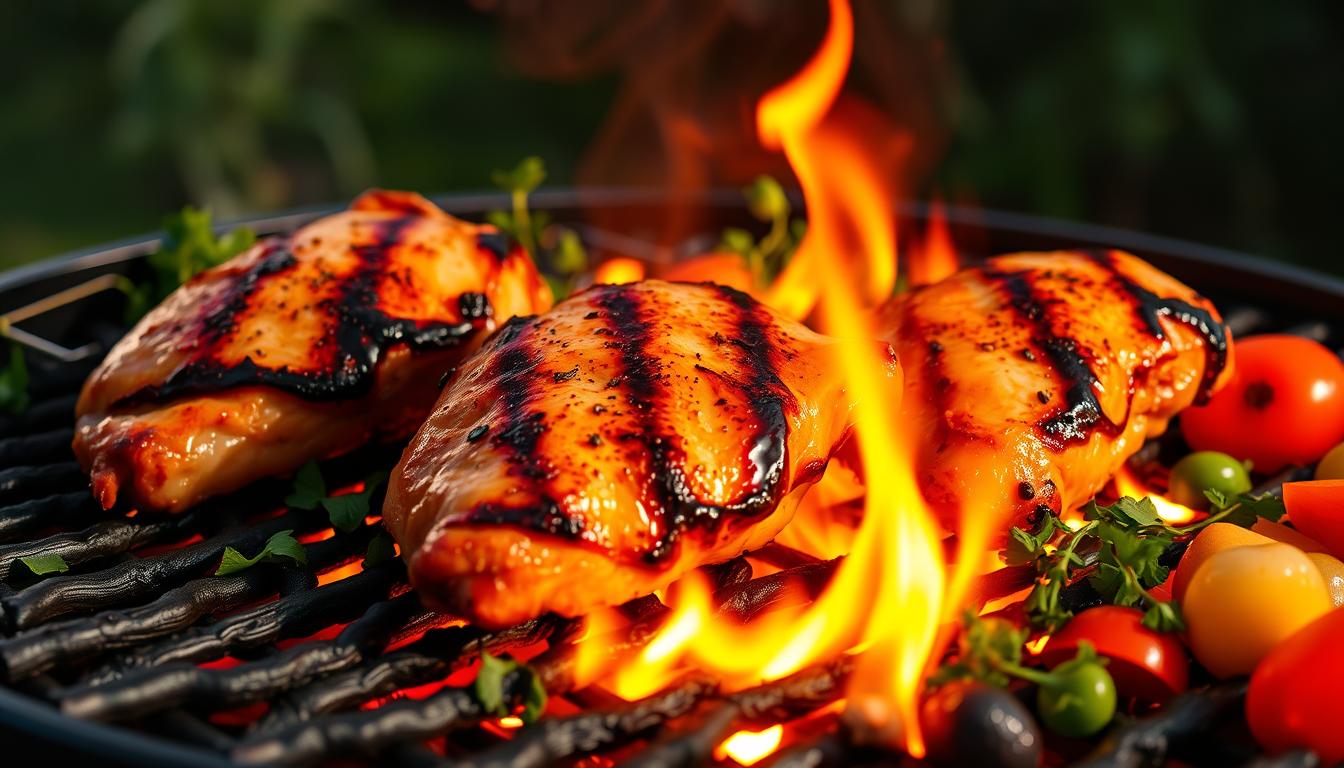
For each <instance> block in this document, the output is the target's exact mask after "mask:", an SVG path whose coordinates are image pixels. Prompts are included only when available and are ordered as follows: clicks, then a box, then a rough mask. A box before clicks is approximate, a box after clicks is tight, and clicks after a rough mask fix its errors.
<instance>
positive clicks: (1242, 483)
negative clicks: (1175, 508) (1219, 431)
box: [1167, 451, 1251, 509]
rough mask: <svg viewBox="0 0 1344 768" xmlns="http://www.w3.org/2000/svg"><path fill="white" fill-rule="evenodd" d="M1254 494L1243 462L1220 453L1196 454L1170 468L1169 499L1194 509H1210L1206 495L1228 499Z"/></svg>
mask: <svg viewBox="0 0 1344 768" xmlns="http://www.w3.org/2000/svg"><path fill="white" fill-rule="evenodd" d="M1249 490H1251V476H1250V475H1249V474H1247V472H1246V467H1245V466H1243V465H1242V463H1241V462H1240V461H1237V460H1236V459H1234V458H1232V457H1231V456H1228V455H1227V454H1226V453H1219V452H1218V451H1196V452H1194V453H1192V454H1190V455H1189V456H1186V457H1185V458H1183V459H1181V460H1180V461H1178V462H1176V465H1175V466H1173V467H1172V468H1171V481H1170V483H1169V486H1168V488H1167V495H1168V496H1170V497H1171V500H1172V501H1174V502H1176V503H1177V504H1184V505H1185V506H1187V507H1190V508H1191V509H1208V508H1209V499H1208V497H1207V496H1205V495H1204V492H1205V491H1219V492H1221V493H1222V494H1223V495H1224V496H1226V497H1228V498H1229V499H1231V498H1235V497H1236V496H1238V495H1240V494H1243V493H1245V492H1247V491H1249Z"/></svg>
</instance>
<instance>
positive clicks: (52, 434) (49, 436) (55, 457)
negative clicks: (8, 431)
mask: <svg viewBox="0 0 1344 768" xmlns="http://www.w3.org/2000/svg"><path fill="white" fill-rule="evenodd" d="M74 437H75V433H74V430H72V429H70V428H69V427H60V428H58V429H53V430H50V431H47V432H38V433H36V434H31V435H19V436H17V437H6V438H4V439H0V467H12V466H18V465H20V464H33V463H35V462H44V463H49V462H54V461H64V460H68V459H69V458H70V442H71V441H72V440H74Z"/></svg>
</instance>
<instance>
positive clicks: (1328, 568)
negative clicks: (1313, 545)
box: [1307, 552, 1344, 608]
mask: <svg viewBox="0 0 1344 768" xmlns="http://www.w3.org/2000/svg"><path fill="white" fill-rule="evenodd" d="M1307 559H1308V560H1310V561H1311V563H1312V565H1315V566H1316V570H1318V571H1320V572H1321V578H1323V579H1325V588H1326V589H1328V590H1330V602H1332V603H1334V604H1335V607H1336V608H1338V607H1340V606H1341V605H1344V563H1342V562H1340V561H1339V560H1338V559H1337V558H1334V557H1331V556H1330V555H1327V554H1323V553H1321V552H1308V553H1307Z"/></svg>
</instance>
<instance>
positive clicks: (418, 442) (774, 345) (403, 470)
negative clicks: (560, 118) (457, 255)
mask: <svg viewBox="0 0 1344 768" xmlns="http://www.w3.org/2000/svg"><path fill="white" fill-rule="evenodd" d="M831 343H832V342H830V341H828V340H826V339H825V338H823V337H821V336H819V335H817V334H815V333H813V332H812V331H810V330H808V329H807V328H805V327H804V326H802V325H800V324H798V323H795V322H793V321H791V320H788V319H786V318H784V317H782V316H780V315H778V314H776V313H774V312H773V311H772V310H770V309H767V308H766V307H765V306H763V305H761V304H758V303H757V302H756V301H754V300H753V299H751V298H750V297H748V296H746V295H745V294H742V293H739V292H737V291H735V290H733V289H731V288H726V287H722V286H716V285H710V284H699V285H692V284H685V283H666V282H661V281H646V282H642V283H635V284H630V285H600V286H595V287H593V288H590V289H588V290H586V291H584V292H582V293H580V294H578V295H576V296H573V297H571V298H570V299H568V300H566V301H564V302H562V303H560V304H559V305H557V306H556V307H555V309H553V310H552V311H551V312H550V313H548V314H545V315H542V316H540V317H534V318H515V319H514V320H513V321H511V322H510V323H509V324H508V325H506V326H505V327H504V328H502V329H501V330H500V331H499V332H498V333H497V334H496V335H495V337H494V338H493V339H491V340H490V341H489V342H487V343H486V345H485V346H484V347H483V349H482V350H481V352H480V353H478V354H477V355H476V356H475V357H473V358H472V359H471V360H470V361H468V362H467V363H465V364H464V365H463V366H462V367H461V368H460V370H459V371H458V373H457V375H456V378H455V379H454V380H453V381H452V382H451V383H450V384H449V385H448V387H447V388H446V389H445V390H444V392H443V396H442V397H441V398H440V399H439V402H438V404H437V405H436V406H435V408H434V412H433V414H432V415H431V416H430V417H429V420H428V422H426V423H425V425H424V426H423V427H422V428H421V429H420V432H419V433H418V434H417V435H416V436H415V438H414V439H413V440H412V441H411V444H410V446H409V447H408V448H407V449H406V451H405V453H404V454H403V455H402V459H401V463H400V464H399V465H398V466H397V468H396V470H394V472H393V474H392V480H391V481H390V482H389V488H388V494H387V501H386V502H385V504H384V506H383V515H384V518H383V519H384V522H385V523H386V525H387V526H388V528H389V530H391V532H392V534H393V536H394V537H395V538H396V540H397V541H398V542H399V543H400V545H401V551H402V556H403V557H405V558H406V561H407V563H408V564H409V567H410V574H411V582H412V584H414V585H415V586H416V588H417V589H418V590H419V592H420V594H421V597H422V599H425V600H427V601H429V603H430V604H431V605H434V606H436V607H439V608H442V609H445V610H448V611H451V612H452V613H454V614H457V615H462V616H467V617H470V618H471V619H473V620H475V621H477V622H478V623H481V624H483V625H486V626H502V625H507V624H511V623H514V622H517V621H519V620H522V619H526V618H528V617H531V616H536V615H538V614H540V613H542V612H545V611H555V612H557V613H560V614H563V615H566V616H575V615H579V614H583V613H586V612H587V611H589V610H591V609H592V608H595V607H597V606H601V605H614V604H618V603H621V602H624V601H626V600H629V599H631V598H634V597H637V596H639V595H645V594H648V593H650V592H652V591H653V590H655V589H658V588H660V587H663V586H666V585H667V584H669V583H670V582H672V581H673V580H674V579H676V578H677V577H678V576H680V575H681V574H683V573H685V572H686V571H688V570H690V569H692V568H695V567H697V566H699V565H703V564H705V563H711V562H716V561H719V560H726V559H729V558H731V557H734V556H736V555H737V554H739V553H741V552H742V551H743V550H745V549H752V548H756V547H759V546H761V545H763V544H765V543H766V542H768V541H769V540H770V539H771V538H773V537H774V536H775V534H776V533H778V532H779V531H780V529H781V528H783V527H784V525H785V524H786V523H787V522H788V521H789V518H790V516H791V515H792V513H793V509H794V508H795V506H796V505H797V501H798V499H799V498H801V496H802V494H803V493H804V492H805V491H806V489H807V488H808V487H810V486H811V485H812V483H813V482H814V481H815V480H816V479H817V477H818V476H819V475H820V473H821V472H822V470H823V469H824V467H825V466H826V462H827V461H828V460H829V458H830V456H831V453H832V451H833V449H834V448H835V446H836V445H837V444H838V443H839V442H840V441H841V440H842V439H843V438H844V436H845V434H846V432H847V430H848V429H849V426H850V422H849V413H850V404H849V401H848V399H847V398H846V396H845V392H844V389H843V379H842V377H841V376H839V375H838V372H837V371H836V367H835V366H834V365H831V364H830V361H829V357H830V354H829V347H830V344H831ZM882 348H883V349H884V350H885V351H886V353H887V354H888V355H890V354H891V353H890V349H889V348H888V347H886V345H883V347H882ZM891 375H892V376H893V379H895V380H896V381H894V382H893V386H898V381H899V372H898V369H897V368H896V366H895V364H894V359H893V361H892V367H891Z"/></svg>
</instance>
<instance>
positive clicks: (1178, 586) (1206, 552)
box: [1171, 523, 1274, 600]
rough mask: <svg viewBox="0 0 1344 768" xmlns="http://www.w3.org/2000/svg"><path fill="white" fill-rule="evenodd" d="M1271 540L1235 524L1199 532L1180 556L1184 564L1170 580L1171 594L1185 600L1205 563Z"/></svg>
mask: <svg viewBox="0 0 1344 768" xmlns="http://www.w3.org/2000/svg"><path fill="white" fill-rule="evenodd" d="M1273 541H1274V540H1273V539H1271V538H1270V537H1268V536H1266V535H1264V534H1260V533H1256V532H1254V531H1249V530H1246V529H1245V528H1242V527H1241V526H1240V525H1233V524H1232V523H1214V524H1212V525H1210V526H1209V527H1207V528H1205V529H1204V530H1202V531H1200V532H1199V535H1198V536H1196V537H1195V540H1194V541H1192V542H1190V546H1189V547H1186V550H1185V554H1184V555H1182V556H1181V564H1180V565H1178V566H1177V567H1176V573H1175V575H1173V576H1172V577H1171V595H1172V597H1175V598H1176V599H1177V600H1184V599H1185V590H1186V588H1187V587H1189V586H1190V579H1191V578H1193V577H1194V575H1195V572H1196V571H1198V570H1199V566H1201V565H1203V564H1204V561H1205V560H1208V559H1209V558H1210V557H1212V556H1213V555H1215V554H1217V553H1219V552H1222V551H1223V550H1225V549H1231V548H1232V547H1245V546H1250V545H1254V544H1270V543H1273Z"/></svg>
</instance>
